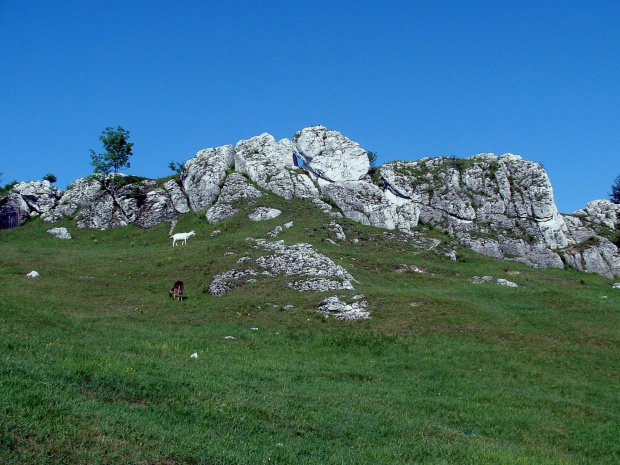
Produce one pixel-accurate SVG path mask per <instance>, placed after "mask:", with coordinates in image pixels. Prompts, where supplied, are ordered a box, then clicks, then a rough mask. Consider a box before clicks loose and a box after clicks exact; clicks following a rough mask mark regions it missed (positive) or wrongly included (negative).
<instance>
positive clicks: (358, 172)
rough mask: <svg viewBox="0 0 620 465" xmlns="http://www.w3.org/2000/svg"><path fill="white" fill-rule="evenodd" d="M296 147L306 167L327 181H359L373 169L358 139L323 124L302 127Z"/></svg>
mask: <svg viewBox="0 0 620 465" xmlns="http://www.w3.org/2000/svg"><path fill="white" fill-rule="evenodd" d="M293 148H294V150H295V154H296V155H297V156H298V157H299V158H300V159H301V160H302V161H303V163H304V165H305V168H306V169H308V171H310V172H311V173H312V174H314V175H315V176H317V177H319V178H321V179H323V180H325V181H329V182H340V181H359V180H360V179H362V177H364V176H365V175H366V174H367V173H368V170H369V169H370V162H369V161H368V154H367V153H366V151H365V150H364V149H363V148H361V147H360V146H359V144H358V143H357V142H353V141H351V140H349V139H348V138H347V137H345V136H343V135H342V134H340V133H339V132H338V131H328V130H327V129H326V128H325V127H324V126H313V127H309V128H304V129H302V130H301V131H299V132H298V133H297V134H295V137H294V138H293Z"/></svg>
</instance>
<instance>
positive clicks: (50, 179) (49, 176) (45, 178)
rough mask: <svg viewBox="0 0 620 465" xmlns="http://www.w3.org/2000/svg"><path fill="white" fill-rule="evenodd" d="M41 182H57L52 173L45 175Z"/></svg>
mask: <svg viewBox="0 0 620 465" xmlns="http://www.w3.org/2000/svg"><path fill="white" fill-rule="evenodd" d="M43 180H44V181H49V182H51V183H52V184H54V183H55V182H56V181H58V178H57V177H56V176H54V175H53V174H52V173H47V174H46V175H45V176H43Z"/></svg>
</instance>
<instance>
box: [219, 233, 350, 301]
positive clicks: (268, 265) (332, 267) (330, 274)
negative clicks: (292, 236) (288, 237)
mask: <svg viewBox="0 0 620 465" xmlns="http://www.w3.org/2000/svg"><path fill="white" fill-rule="evenodd" d="M248 242H249V243H250V244H252V245H253V247H254V248H262V249H265V250H267V251H269V252H271V253H270V255H264V256H261V257H259V258H257V259H256V260H255V261H254V267H249V268H246V269H244V270H238V269H231V270H228V271H226V272H224V273H221V274H219V275H217V276H215V277H214V278H213V280H212V282H211V284H210V285H209V292H210V293H211V294H212V295H222V294H224V293H226V292H229V291H230V290H232V289H234V288H236V287H240V286H243V285H245V284H247V283H248V282H249V279H255V278H256V277H257V276H261V275H262V276H279V275H285V276H292V277H295V278H297V280H296V281H291V282H289V283H288V284H287V286H288V287H290V288H292V289H297V290H299V291H312V292H323V291H327V290H349V289H353V285H352V282H354V281H355V279H354V278H353V277H352V276H351V275H350V274H349V273H348V272H347V270H345V269H344V268H343V267H342V266H340V265H337V264H336V263H334V261H333V260H331V259H330V258H329V257H327V256H325V255H323V254H321V253H319V252H317V251H316V250H314V248H313V247H312V245H310V244H305V243H299V244H293V245H290V246H287V245H285V244H284V241H276V242H268V241H266V240H265V239H254V238H248ZM242 263H248V265H250V264H251V260H247V259H244V260H243V262H242ZM250 276H251V278H249V279H248V277H250Z"/></svg>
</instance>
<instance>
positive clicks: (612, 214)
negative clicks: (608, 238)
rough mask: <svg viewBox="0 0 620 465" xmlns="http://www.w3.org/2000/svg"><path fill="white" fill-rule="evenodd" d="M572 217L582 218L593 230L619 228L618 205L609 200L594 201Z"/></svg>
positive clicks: (619, 209)
mask: <svg viewBox="0 0 620 465" xmlns="http://www.w3.org/2000/svg"><path fill="white" fill-rule="evenodd" d="M573 216H577V217H580V218H583V219H584V220H585V221H587V222H589V223H590V224H592V225H593V227H595V228H596V227H597V226H598V227H601V226H605V227H607V228H609V229H616V228H618V227H619V226H620V204H616V203H612V202H610V201H609V200H594V201H592V202H590V203H589V204H588V205H587V206H586V208H584V209H583V210H577V211H576V212H573Z"/></svg>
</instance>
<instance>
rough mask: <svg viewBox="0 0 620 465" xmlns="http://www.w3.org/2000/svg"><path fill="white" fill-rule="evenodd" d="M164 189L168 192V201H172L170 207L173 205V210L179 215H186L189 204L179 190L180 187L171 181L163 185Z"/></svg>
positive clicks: (174, 181)
mask: <svg viewBox="0 0 620 465" xmlns="http://www.w3.org/2000/svg"><path fill="white" fill-rule="evenodd" d="M164 189H166V191H168V194H169V195H170V200H171V201H172V205H174V209H175V210H176V211H177V212H179V213H187V212H188V211H189V210H190V208H189V203H188V202H187V197H185V194H184V193H183V191H182V190H181V186H180V185H179V183H178V182H176V180H174V179H171V180H170V181H167V182H166V183H165V184H164Z"/></svg>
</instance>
